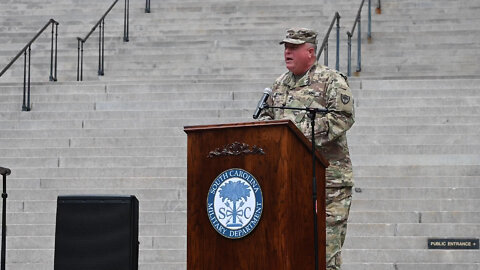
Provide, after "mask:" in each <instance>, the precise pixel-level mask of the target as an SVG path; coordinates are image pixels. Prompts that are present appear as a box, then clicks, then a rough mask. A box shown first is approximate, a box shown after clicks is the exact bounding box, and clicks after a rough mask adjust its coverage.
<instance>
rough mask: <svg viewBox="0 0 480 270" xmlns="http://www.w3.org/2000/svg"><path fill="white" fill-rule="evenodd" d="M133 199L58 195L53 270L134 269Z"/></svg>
mask: <svg viewBox="0 0 480 270" xmlns="http://www.w3.org/2000/svg"><path fill="white" fill-rule="evenodd" d="M138 245H139V243H138V200H137V198H136V197H135V196H90V195H87V196H78V195H74V196H58V199H57V224H56V229H55V259H54V269H55V270H137V269H138Z"/></svg>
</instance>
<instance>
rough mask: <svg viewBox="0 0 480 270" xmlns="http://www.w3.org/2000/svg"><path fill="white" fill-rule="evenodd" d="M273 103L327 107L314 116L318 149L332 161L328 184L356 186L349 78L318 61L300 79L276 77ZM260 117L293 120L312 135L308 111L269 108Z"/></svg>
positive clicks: (302, 106)
mask: <svg viewBox="0 0 480 270" xmlns="http://www.w3.org/2000/svg"><path fill="white" fill-rule="evenodd" d="M272 92H273V97H271V98H269V100H268V101H267V103H268V104H269V105H270V106H287V107H300V108H305V107H316V108H327V109H328V110H329V112H328V113H327V114H325V115H322V114H317V117H316V119H315V143H316V145H317V149H319V151H320V152H321V153H322V155H323V156H324V157H325V158H326V159H327V160H328V161H329V162H330V166H329V167H328V168H327V171H326V180H327V182H326V186H327V187H343V186H353V173H352V162H351V160H350V154H349V151H348V144H347V137H346V132H347V130H348V129H350V127H351V126H352V125H353V123H354V121H355V120H354V116H355V115H354V108H353V97H352V93H351V91H350V88H349V86H348V82H347V78H346V77H345V76H344V75H343V74H341V73H339V72H338V71H336V70H333V69H330V68H328V67H325V66H321V65H318V64H317V63H315V64H314V65H313V66H312V67H311V68H310V70H309V71H308V72H307V73H306V74H305V75H304V76H303V77H302V78H300V79H298V81H295V77H294V76H293V74H292V72H286V73H284V74H283V75H281V76H280V77H278V78H277V80H276V81H275V83H274V84H273V87H272ZM260 119H261V120H271V119H290V120H292V122H293V123H295V125H296V126H297V127H298V128H299V129H300V130H301V131H302V132H303V134H304V135H305V136H306V137H307V138H309V139H310V138H311V127H310V126H311V122H310V119H309V118H308V116H307V115H306V113H305V111H298V110H280V109H267V110H264V111H263V112H262V114H261V115H260Z"/></svg>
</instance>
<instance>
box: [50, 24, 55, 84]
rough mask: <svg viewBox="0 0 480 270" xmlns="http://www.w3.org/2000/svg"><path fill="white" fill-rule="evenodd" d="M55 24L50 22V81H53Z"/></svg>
mask: <svg viewBox="0 0 480 270" xmlns="http://www.w3.org/2000/svg"><path fill="white" fill-rule="evenodd" d="M54 27H55V25H54V24H53V23H52V42H51V47H50V77H49V79H50V81H53V30H54Z"/></svg>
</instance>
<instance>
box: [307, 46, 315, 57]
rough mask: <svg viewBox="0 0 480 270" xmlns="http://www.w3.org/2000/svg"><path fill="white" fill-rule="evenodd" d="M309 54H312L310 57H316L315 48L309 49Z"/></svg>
mask: <svg viewBox="0 0 480 270" xmlns="http://www.w3.org/2000/svg"><path fill="white" fill-rule="evenodd" d="M308 52H309V53H310V57H315V48H314V47H309V48H308Z"/></svg>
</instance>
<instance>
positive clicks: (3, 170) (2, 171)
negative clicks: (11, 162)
mask: <svg viewBox="0 0 480 270" xmlns="http://www.w3.org/2000/svg"><path fill="white" fill-rule="evenodd" d="M10 173H12V171H10V169H9V168H3V167H0V174H1V175H10Z"/></svg>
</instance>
